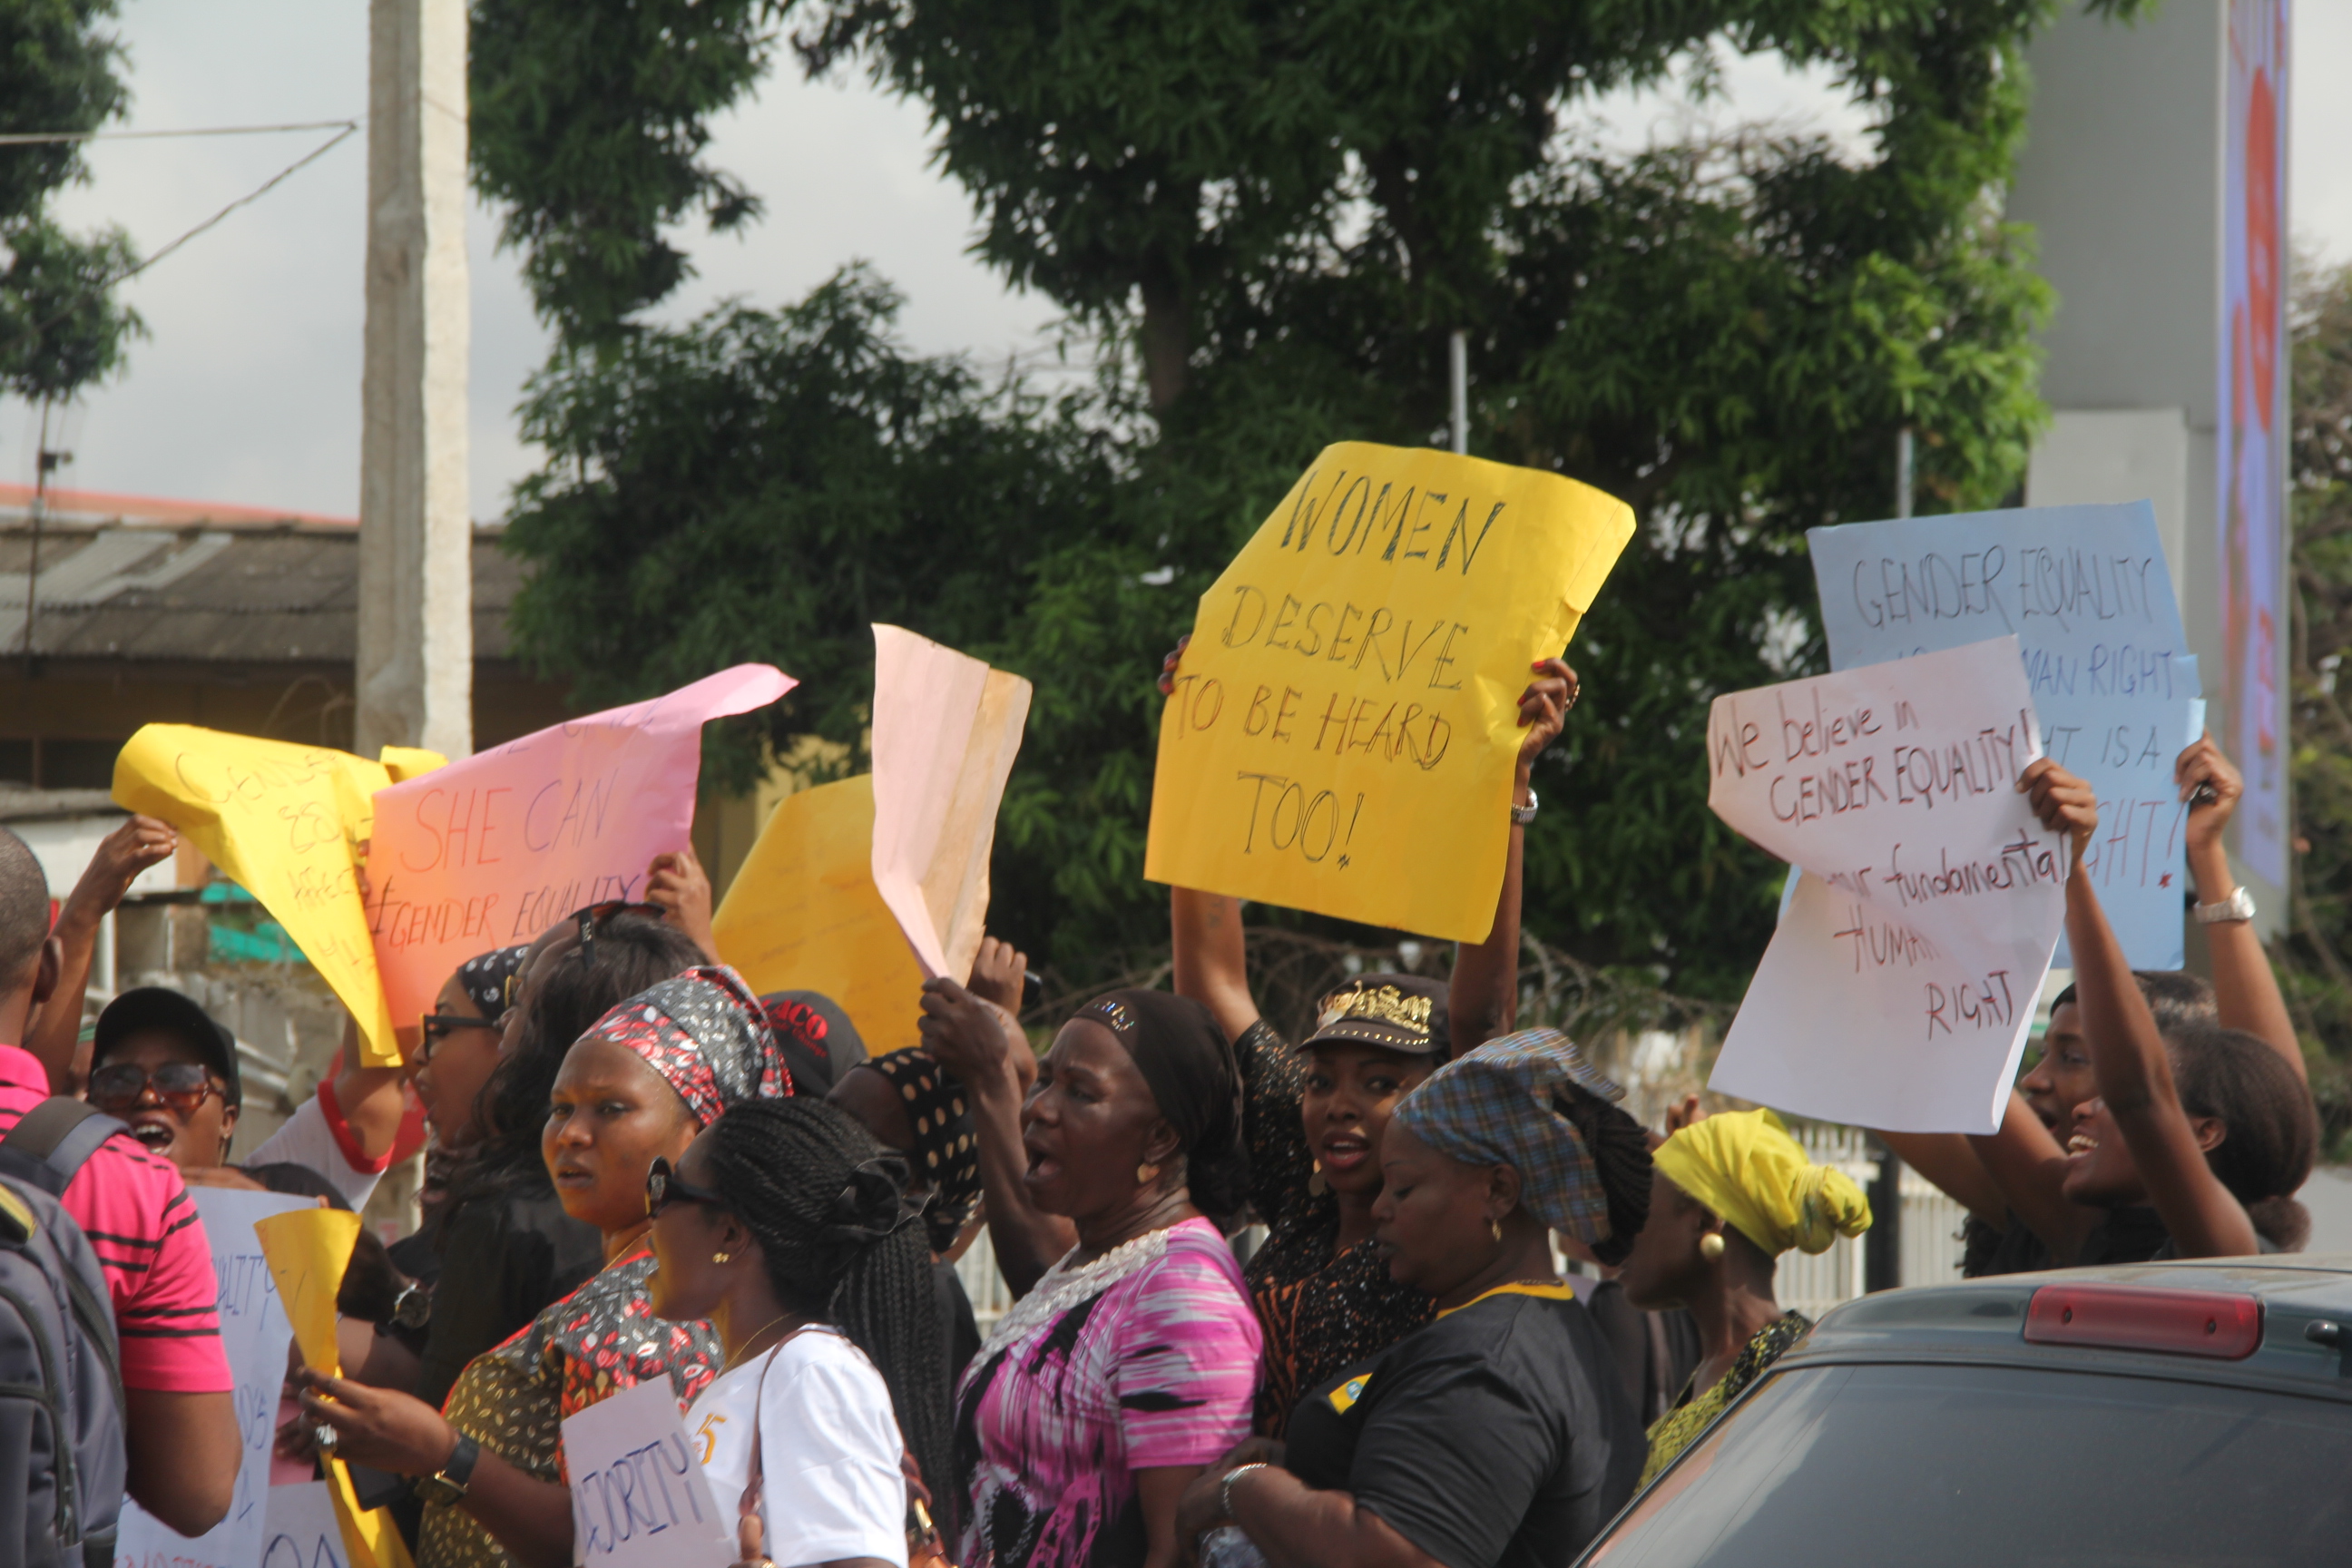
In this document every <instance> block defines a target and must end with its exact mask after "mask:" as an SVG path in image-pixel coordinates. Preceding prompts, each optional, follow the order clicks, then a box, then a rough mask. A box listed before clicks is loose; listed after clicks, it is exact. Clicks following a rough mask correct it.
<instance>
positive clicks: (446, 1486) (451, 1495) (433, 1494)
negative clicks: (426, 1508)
mask: <svg viewBox="0 0 2352 1568" xmlns="http://www.w3.org/2000/svg"><path fill="white" fill-rule="evenodd" d="M481 1457H482V1446H481V1445H480V1444H479V1443H477V1442H475V1441H474V1440H473V1438H471V1437H469V1436H467V1435H466V1434H465V1433H463V1432H460V1433H458V1434H457V1447H454V1448H452V1449H450V1450H449V1458H448V1459H447V1460H446V1462H444V1463H443V1465H442V1466H441V1468H440V1471H439V1472H438V1473H437V1474H435V1475H430V1476H426V1477H425V1478H423V1479H420V1480H419V1481H418V1482H417V1483H416V1495H417V1496H418V1497H420V1498H422V1499H424V1500H425V1501H426V1502H437V1503H439V1504H441V1505H442V1506H443V1507H444V1508H446V1507H448V1506H450V1505H451V1504H453V1503H455V1502H457V1500H458V1499H460V1498H462V1497H464V1496H465V1495H466V1483H467V1482H468V1481H470V1480H472V1479H474V1461H475V1460H477V1459H478V1458H481Z"/></svg>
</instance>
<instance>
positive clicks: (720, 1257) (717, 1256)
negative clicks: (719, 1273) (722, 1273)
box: [710, 1252, 735, 1263]
mask: <svg viewBox="0 0 2352 1568" xmlns="http://www.w3.org/2000/svg"><path fill="white" fill-rule="evenodd" d="M734 1256H735V1255H734V1254H733V1253H731V1252H714V1253H712V1254H711V1255H710V1261H711V1262H713V1263H724V1262H726V1261H727V1260H728V1259H729V1258H732V1257H734Z"/></svg>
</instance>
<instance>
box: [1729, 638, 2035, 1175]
mask: <svg viewBox="0 0 2352 1568" xmlns="http://www.w3.org/2000/svg"><path fill="white" fill-rule="evenodd" d="M2040 736H2041V731H2040V728H2039V725H2038V722H2037V721H2036V719H2035V716H2034V712H2033V706H2032V700H2031V699H2030V698H2029V697H2028V696H2027V694H2026V682H2025V677H2024V673H2023V669H2022V667H2021V664H2020V663H2019V660H2018V657H2017V643H2016V639H2015V638H2013V637H2000V638H1998V639H1996V640H1994V641H1990V642H1983V643H1977V644H1974V645H1972V646H1970V647H1962V648H1957V649H1953V650H1951V651H1948V652H1944V653H1933V654H1926V655H1922V656H1920V657H1919V658H1910V659H1904V660H1900V661H1898V662H1895V663H1889V664H1876V665H1869V666H1865V667H1864V668H1859V669H1853V670H1846V671H1843V672H1841V673H1838V674H1834V675H1824V676H1818V677H1815V678H1813V679H1810V680H1795V681H1790V682H1788V683H1787V684H1785V685H1781V686H1770V687H1765V688H1763V689H1760V690H1755V691H1743V692H1738V693H1734V694H1733V695H1731V696H1727V697H1719V698H1717V699H1716V700H1715V704H1714V707H1713V709H1712V710H1710V711H1709V713H1708V716H1707V766H1708V781H1707V784H1708V787H1707V804H1708V805H1710V806H1711V807H1713V808H1714V810H1715V813H1716V815H1717V816H1720V817H1722V818H1723V820H1724V821H1725V822H1726V823H1727V824H1729V825H1730V826H1732V827H1733V828H1735V829H1736V830H1738V832H1739V833H1740V834H1741V835H1742V836H1744V837H1747V838H1748V839H1750V840H1752V841H1753V842H1754V843H1756V844H1758V845H1759V846H1761V847H1763V848H1765V849H1767V850H1769V851H1770V852H1771V853H1773V854H1775V855H1778V856H1780V858H1782V859H1784V860H1788V861H1790V862H1791V863H1792V864H1794V865H1796V866H1799V867H1801V868H1803V870H1804V872H1805V875H1804V877H1803V879H1802V880H1801V882H1800V883H1799V885H1798V888H1797V889H1796V893H1795V896H1794V898H1793V899H1792V900H1790V906H1789V909H1788V910H1787V911H1786V912H1785V913H1784V914H1783V915H1782V917H1781V921H1780V927H1779V929H1778V930H1777V931H1775V932H1774V935H1773V938H1772V944H1771V946H1770V947H1769V948H1768V949H1767V950H1766V952H1765V954H1764V962H1763V963H1762V964H1761V965H1759V968H1758V970H1757V973H1756V978H1755V980H1754V982H1753V983H1752V984H1750V985H1749V987H1748V995H1747V997H1746V998H1745V999H1744V1000H1743V1001H1742V1002H1741V1004H1740V1007H1739V1014H1738V1017H1737V1018H1735V1019H1734V1020H1733V1022H1732V1026H1731V1032H1730V1034H1729V1036H1728V1037H1727V1038H1726V1039H1725V1041H1724V1046H1723V1051H1722V1053H1721V1055H1720V1056H1719V1057H1718V1058H1717V1062H1716V1068H1715V1072H1714V1075H1713V1077H1712V1078H1710V1079H1709V1080H1708V1083H1709V1087H1711V1088H1713V1089H1716V1090H1717V1091H1718V1092H1720V1093H1724V1094H1733V1095H1738V1096H1739V1097H1740V1098H1742V1099H1746V1100H1758V1101H1760V1102H1762V1103H1764V1104H1768V1105H1772V1106H1776V1107H1778V1108H1780V1109H1781V1110H1790V1111H1794V1112H1797V1113H1799V1114H1801V1115H1805V1116H1817V1117H1822V1118H1825V1119H1827V1120H1830V1121H1845V1122H1851V1123H1854V1124H1856V1125H1860V1126H1864V1127H1880V1128H1886V1129H1890V1130H1893V1131H1918V1132H1937V1131H1940V1132H1989V1131H1992V1127H1993V1123H1994V1121H1995V1120H1996V1119H1997V1117H1998V1107H1999V1106H2000V1102H2001V1101H2002V1100H2003V1099H2004V1098H2005V1097H2006V1095H2007V1093H2008V1089H2009V1084H2010V1080H2011V1078H2012V1077H2013V1076H2014V1075H2015V1072H2016V1068H2017V1059H2018V1055H2019V1053H2020V1052H2021V1050H2022V1049H2023V1048H2024V1044H2025V1037H2026V1035H2027V1033H2028V1031H2029V1030H2030V1028H2031V1026H2032V1016H2033V1006H2034V1002H2035V1000H2036V998H2037V997H2038V995H2039V994H2040V990H2041V985H2042V974H2043V973H2045V972H2046V971H2047V970H2048V968H2049V964H2050V952H2051V948H2052V946H2053V944H2054V943H2055V942H2056V941H2057V938H2058V929H2059V926H2060V924H2061V922H2062V921H2063V918H2064V914H2065V877H2066V853H2065V847H2064V845H2063V841H2062V840H2061V839H2059V838H2058V837H2056V836H2053V835H2052V834H2048V833H2045V832H2043V831H2042V827H2041V825H2040V824H2039V823H2038V822H2036V821H2035V820H2034V818H2033V816H2032V811H2031V810H2030V809H2029V808H2028V805H2027V802H2026V797H2025V796H2024V795H2021V794H2019V793H2018V790H2017V778H2018V775H2019V774H2020V773H2022V772H2024V770H2025V767H2026V765H2027V764H2028V763H2031V762H2032V761H2033V760H2034V759H2035V758H2036V757H2037V756H2039V755H2041V740H2040Z"/></svg>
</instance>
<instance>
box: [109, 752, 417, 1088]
mask: <svg viewBox="0 0 2352 1568" xmlns="http://www.w3.org/2000/svg"><path fill="white" fill-rule="evenodd" d="M387 754H388V755H391V756H393V757H394V760H395V762H396V764H397V765H398V766H399V767H400V768H401V770H402V773H403V776H413V775H414V774H415V773H421V772H424V771H426V769H427V768H428V767H430V766H437V765H439V763H440V762H441V760H442V759H441V757H440V755H439V753H438V752H420V751H415V750H409V749H405V748H403V749H400V750H398V751H397V752H394V751H393V750H392V749H390V748H387ZM391 782H392V774H391V773H388V772H387V771H386V770H385V767H384V765H383V763H372V762H369V761H368V760H367V759H366V758H364V757H355V756H353V755H352V754H351V753H350V752H339V751H336V750H334V749H333V748H331V747H328V746H298V745H292V744H289V743H288V742H283V741H264V740H259V739H257V738H256V737H254V736H251V735H229V734H224V733H222V732H221V731H217V730H205V729H199V728H197V727H195V726H194V725H191V724H148V725H143V726H142V727H141V729H140V731H139V732H138V733H137V734H135V735H133V736H131V739H130V741H129V742H126V743H125V744H124V746H123V748H122V752H121V755H119V756H118V757H116V758H115V761H114V801H115V804H116V805H121V806H122V807H124V808H125V809H127V810H130V811H136V812H143V813H145V814H146V815H147V816H154V817H161V818H162V819H163V821H165V822H168V823H170V824H171V825H172V826H174V827H176V828H178V829H179V830H180V831H181V832H182V833H183V834H185V835H186V836H187V838H188V841H189V842H190V843H191V844H194V846H195V847H197V848H198V849H200V850H202V851H204V853H205V856H206V857H208V858H210V859H211V860H212V862H213V864H214V865H215V866H218V867H219V868H221V869H222V870H223V871H224V872H226V874H227V875H228V877H229V878H230V879H232V880H234V881H235V882H236V884H237V885H238V886H239V887H242V888H243V889H245V890H246V891H247V892H249V893H251V894H252V895H253V896H254V897H255V898H256V899H258V900H261V904H262V907H263V908H265V909H267V910H268V911H269V913H270V916H271V918H272V919H274V920H276V921H278V924H280V925H282V926H284V927H285V928H286V934H287V935H288V936H289V937H292V938H293V939H294V944H295V945H296V946H297V947H299V948H300V949H301V950H302V955H303V956H304V957H305V958H308V959H309V960H310V963H311V964H312V966H313V967H315V968H316V969H317V970H318V971H319V974H320V978H321V979H323V980H325V981H326V983H327V984H329V985H331V986H332V987H333V988H334V992H335V994H336V996H337V997H339V998H340V999H341V1002H342V1004H343V1005H344V1006H346V1007H348V1008H350V1009H351V1011H352V1017H354V1018H356V1019H358V1020H359V1026H360V1037H361V1041H362V1057H363V1058H364V1059H365V1060H366V1061H367V1062H368V1063H369V1065H371V1066H378V1067H390V1066H396V1065H397V1064H398V1063H399V1061H400V1047H399V1046H398V1045H397V1044H396V1043H395V1042H394V1038H393V1019H392V1015H391V1013H390V1012H389V1011H388V1010H387V1009H386V1007H385V1006H384V1001H383V985H382V984H379V983H378V980H377V978H376V969H375V943H374V941H373V938H371V937H370V936H369V934H368V921H367V910H366V908H365V906H364V904H363V903H362V900H361V897H360V880H359V864H360V855H361V853H362V849H361V847H362V846H363V845H364V844H365V843H366V842H367V839H368V836H369V832H370V829H371V825H372V824H373V822H374V820H375V809H374V807H373V805H371V804H370V802H371V800H372V799H373V796H374V795H375V792H376V791H378V790H380V789H383V787H384V786H385V785H387V784H390V783H391ZM413 1022H414V1020H412V1023H413Z"/></svg>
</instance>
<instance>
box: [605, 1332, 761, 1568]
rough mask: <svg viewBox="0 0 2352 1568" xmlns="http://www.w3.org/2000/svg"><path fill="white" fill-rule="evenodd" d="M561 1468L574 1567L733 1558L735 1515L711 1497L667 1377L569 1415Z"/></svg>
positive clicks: (685, 1564) (694, 1566)
mask: <svg viewBox="0 0 2352 1568" xmlns="http://www.w3.org/2000/svg"><path fill="white" fill-rule="evenodd" d="M563 1465H564V1469H565V1471H566V1472H567V1473H568V1474H569V1475H570V1477H571V1479H572V1562H573V1563H581V1564H585V1565H586V1568H712V1564H714V1563H731V1562H733V1561H734V1560H735V1531H734V1527H733V1519H734V1515H733V1513H732V1511H731V1510H730V1512H728V1513H726V1514H723V1515H722V1514H721V1513H720V1512H719V1503H718V1500H716V1499H714V1498H713V1497H712V1496H711V1493H710V1482H709V1479H707V1478H705V1477H704V1475H703V1473H702V1460H701V1458H700V1456H698V1455H697V1454H696V1453H695V1451H694V1447H693V1445H691V1444H690V1443H688V1441H687V1440H686V1426H685V1423H683V1422H682V1421H680V1420H679V1419H678V1410H677V1395H675V1394H672V1393H671V1392H670V1385H669V1380H668V1379H667V1378H656V1379H655V1380H654V1381H653V1382H651V1383H641V1384H637V1385H636V1386H635V1387H634V1388H626V1389H623V1390H622V1391H621V1392H620V1393H618V1394H614V1395H613V1396H612V1397H611V1398H610V1399H606V1400H602V1401H600V1402H598V1403H597V1404H594V1405H590V1406H589V1407H588V1408H587V1409H585V1410H583V1411H582V1412H580V1414H578V1415H567V1416H565V1417H564V1418H563Z"/></svg>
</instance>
